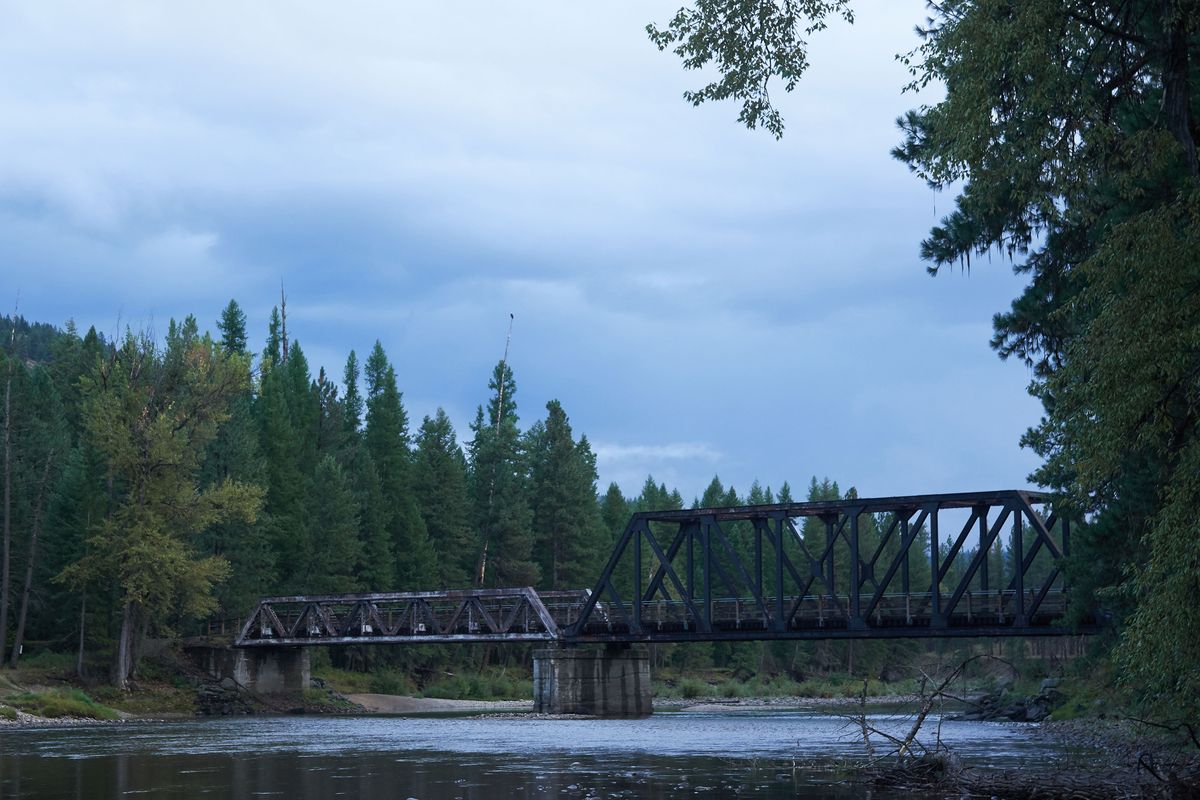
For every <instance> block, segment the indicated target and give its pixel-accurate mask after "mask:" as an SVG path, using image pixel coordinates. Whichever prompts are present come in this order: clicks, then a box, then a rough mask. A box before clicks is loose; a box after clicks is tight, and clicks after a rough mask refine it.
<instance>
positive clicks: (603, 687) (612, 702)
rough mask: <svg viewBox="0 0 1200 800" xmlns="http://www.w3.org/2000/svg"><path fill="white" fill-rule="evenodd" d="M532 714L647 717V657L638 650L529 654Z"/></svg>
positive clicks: (554, 649) (649, 707)
mask: <svg viewBox="0 0 1200 800" xmlns="http://www.w3.org/2000/svg"><path fill="white" fill-rule="evenodd" d="M533 710H534V712H536V713H539V714H584V715H587V716H594V717H647V716H650V713H651V711H652V698H651V693H650V657H649V654H648V653H647V651H646V649H645V648H642V647H611V646H610V647H605V648H604V649H592V648H585V647H548V648H545V649H543V650H535V651H534V653H533Z"/></svg>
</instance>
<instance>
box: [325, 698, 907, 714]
mask: <svg viewBox="0 0 1200 800" xmlns="http://www.w3.org/2000/svg"><path fill="white" fill-rule="evenodd" d="M344 696H345V698H346V699H347V700H349V701H350V702H352V703H356V704H358V705H360V706H362V707H363V709H364V711H365V712H366V713H368V714H436V713H454V712H471V711H478V712H492V711H503V712H523V711H525V712H532V711H533V701H532V700H443V699H440V698H434V697H408V696H404V695H392V694H348V695H344ZM908 700H911V698H907V697H900V696H885V697H868V698H867V704H868V705H873V706H879V705H900V704H902V703H904V702H907V701H908ZM859 703H860V700H859V699H858V698H856V697H739V698H731V699H717V698H692V699H684V698H663V699H655V700H654V708H655V710H662V711H696V712H712V711H738V710H743V709H744V710H753V709H762V708H847V707H854V706H858V705H859Z"/></svg>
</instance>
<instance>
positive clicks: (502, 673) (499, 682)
mask: <svg viewBox="0 0 1200 800" xmlns="http://www.w3.org/2000/svg"><path fill="white" fill-rule="evenodd" d="M313 677H314V678H320V679H321V680H322V681H324V682H325V685H326V686H328V687H329V688H330V689H333V690H334V691H336V692H340V693H342V694H392V695H407V696H412V697H436V698H441V699H444V700H528V699H531V698H532V697H533V678H532V677H531V675H530V674H529V672H528V671H522V670H514V669H512V668H511V667H510V668H508V669H503V668H495V669H488V670H484V671H482V672H454V673H452V672H445V673H441V674H439V675H437V676H436V677H434V678H431V679H430V680H427V681H426V682H425V684H424V685H421V686H418V685H417V683H416V681H415V680H414V679H413V677H412V676H411V675H408V674H405V673H403V672H400V671H399V670H395V669H378V670H375V671H373V672H355V671H352V670H346V669H339V668H337V667H332V666H314V667H313Z"/></svg>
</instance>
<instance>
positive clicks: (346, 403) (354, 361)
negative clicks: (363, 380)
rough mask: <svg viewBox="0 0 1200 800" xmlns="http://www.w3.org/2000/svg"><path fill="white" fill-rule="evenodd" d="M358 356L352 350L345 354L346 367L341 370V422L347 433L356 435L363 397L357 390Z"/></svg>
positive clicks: (361, 412) (361, 416)
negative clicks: (342, 395) (342, 392)
mask: <svg viewBox="0 0 1200 800" xmlns="http://www.w3.org/2000/svg"><path fill="white" fill-rule="evenodd" d="M358 378H359V374H358V356H357V355H355V354H354V351H353V350H351V351H350V355H348V356H346V367H345V369H344V370H343V371H342V385H343V387H344V388H345V390H346V392H345V396H344V398H343V400H342V422H343V423H344V424H345V426H346V430H347V432H349V433H352V434H354V435H357V434H358V432H359V429H360V428H362V422H363V399H362V394H361V393H360V392H359V390H358Z"/></svg>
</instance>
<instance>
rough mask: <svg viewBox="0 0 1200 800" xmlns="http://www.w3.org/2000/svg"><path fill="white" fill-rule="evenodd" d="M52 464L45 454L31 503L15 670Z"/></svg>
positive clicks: (11, 660) (51, 457)
mask: <svg viewBox="0 0 1200 800" xmlns="http://www.w3.org/2000/svg"><path fill="white" fill-rule="evenodd" d="M53 463H54V451H53V450H51V451H50V452H49V453H47V454H46V465H45V466H44V467H43V468H42V479H41V480H40V481H39V482H38V490H37V498H36V499H35V500H34V503H33V531H32V532H31V533H30V534H29V557H28V559H26V561H25V586H24V587H23V588H22V589H21V610H20V612H18V614H17V635H16V638H14V639H13V649H12V658H11V659H10V660H9V663H10V664H11V665H12V666H13V667H14V668H15V667H16V666H17V659H19V658H20V657H21V642H22V641H24V639H25V620H26V618H27V617H28V615H29V593H30V589H31V588H32V587H33V565H34V563H35V562H36V559H37V542H38V534H40V533H41V532H42V509H43V508H44V507H45V505H44V504H45V499H46V483H47V482H48V481H49V480H50V465H51V464H53Z"/></svg>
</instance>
